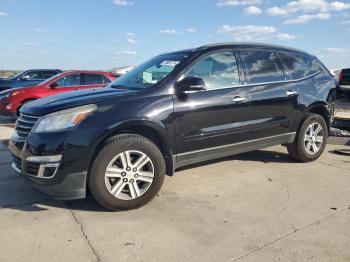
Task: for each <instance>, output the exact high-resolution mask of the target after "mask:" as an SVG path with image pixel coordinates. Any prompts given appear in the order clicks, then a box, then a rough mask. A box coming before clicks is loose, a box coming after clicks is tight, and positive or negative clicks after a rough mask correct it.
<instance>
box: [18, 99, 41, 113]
mask: <svg viewBox="0 0 350 262" xmlns="http://www.w3.org/2000/svg"><path fill="white" fill-rule="evenodd" d="M37 99H39V98H36V97H29V98H26V99H23V100H22V101H20V102H19V104H18V107H17V109H16V114H17V116H19V110H20V109H21V107H22V106H23V105H24V104H25V103H28V102H31V101H34V100H37Z"/></svg>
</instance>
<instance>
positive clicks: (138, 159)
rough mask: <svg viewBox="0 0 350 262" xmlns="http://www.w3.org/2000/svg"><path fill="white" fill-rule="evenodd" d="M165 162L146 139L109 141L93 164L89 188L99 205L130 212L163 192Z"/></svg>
mask: <svg viewBox="0 0 350 262" xmlns="http://www.w3.org/2000/svg"><path fill="white" fill-rule="evenodd" d="M164 176H165V161H164V158H163V155H162V153H161V151H160V150H159V148H158V147H157V146H156V145H155V144H154V143H153V142H152V141H150V140H148V139H147V138H145V137H143V136H140V135H135V134H122V135H117V136H115V137H113V138H111V139H109V140H108V141H107V142H106V143H105V145H104V147H103V148H102V149H101V151H100V152H99V153H98V155H97V157H96V159H95V160H94V162H93V165H92V168H91V171H90V174H89V187H90V191H91V193H92V195H93V196H94V198H95V199H96V200H97V202H98V203H99V204H101V205H102V206H104V207H105V208H107V209H110V210H128V209H133V208H137V207H140V206H142V205H144V204H146V203H147V202H149V201H150V200H151V199H152V198H153V197H154V196H155V195H156V194H157V193H158V192H159V190H160V188H161V186H162V184H163V181H164Z"/></svg>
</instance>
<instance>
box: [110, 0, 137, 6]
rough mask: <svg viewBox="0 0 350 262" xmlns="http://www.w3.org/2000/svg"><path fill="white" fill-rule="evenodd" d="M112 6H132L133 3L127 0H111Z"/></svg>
mask: <svg viewBox="0 0 350 262" xmlns="http://www.w3.org/2000/svg"><path fill="white" fill-rule="evenodd" d="M113 4H115V5H119V6H128V5H133V4H134V3H133V2H131V1H129V0H113Z"/></svg>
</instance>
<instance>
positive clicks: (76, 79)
mask: <svg viewBox="0 0 350 262" xmlns="http://www.w3.org/2000/svg"><path fill="white" fill-rule="evenodd" d="M56 82H57V83H58V87H65V86H79V85H80V74H73V75H67V76H64V77H62V78H60V79H59V80H57V81H56Z"/></svg>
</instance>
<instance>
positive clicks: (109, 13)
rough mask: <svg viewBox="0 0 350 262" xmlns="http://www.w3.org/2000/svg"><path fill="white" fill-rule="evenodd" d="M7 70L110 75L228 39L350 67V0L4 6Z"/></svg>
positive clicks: (16, 2) (1, 52)
mask: <svg viewBox="0 0 350 262" xmlns="http://www.w3.org/2000/svg"><path fill="white" fill-rule="evenodd" d="M0 34H1V38H0V69H29V68H61V69H109V68H113V67H118V66H123V65H131V64H138V63H141V62H142V61H144V60H146V59H148V58H150V57H151V56H154V55H157V54H159V53H162V52H167V51H172V50H179V49H185V48H190V47H196V46H199V45H203V44H207V43H215V42H227V41H251V42H263V43H274V44H282V45H286V46H291V47H296V48H300V49H303V50H306V51H308V52H310V53H313V54H315V55H317V56H318V57H319V58H320V59H321V60H322V61H323V62H324V63H325V64H326V65H327V66H328V67H330V68H341V67H350V45H349V43H350V1H349V0H334V1H328V0H295V1H279V0H268V1H263V0H241V1H238V0H237V1H235V0H193V1H190V0H176V1H174V0H172V1H171V0H169V1H167V0H73V1H72V0H70V1H69V0H61V1H49V0H48V1H43V0H0Z"/></svg>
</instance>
